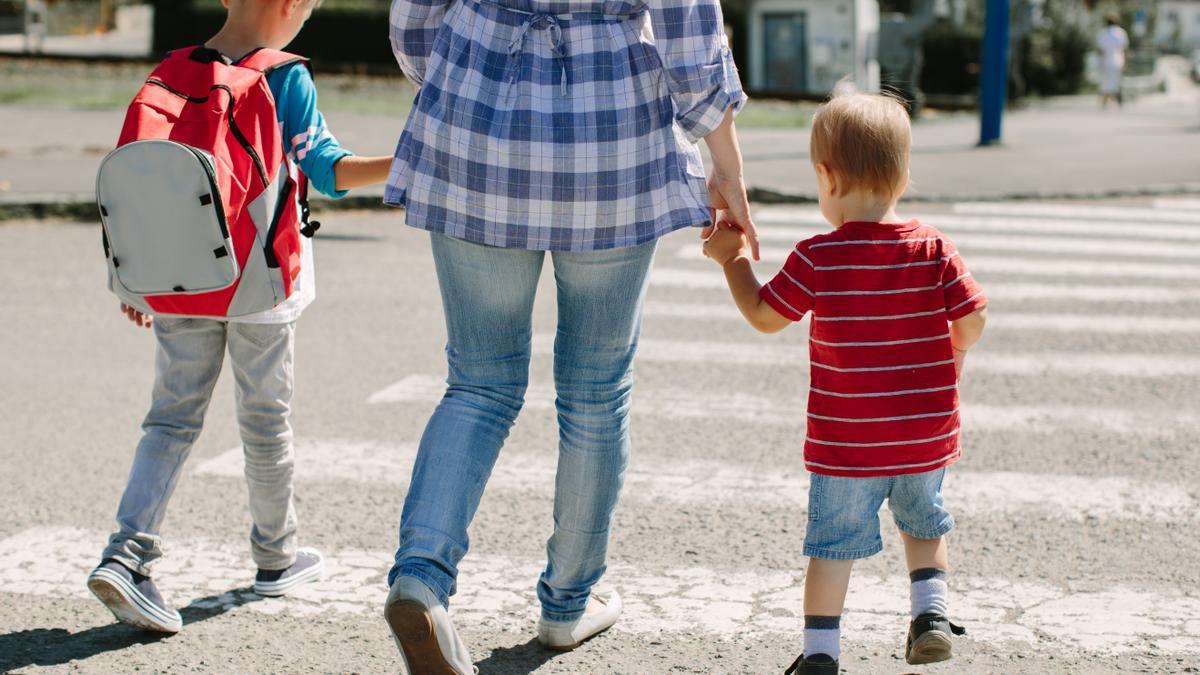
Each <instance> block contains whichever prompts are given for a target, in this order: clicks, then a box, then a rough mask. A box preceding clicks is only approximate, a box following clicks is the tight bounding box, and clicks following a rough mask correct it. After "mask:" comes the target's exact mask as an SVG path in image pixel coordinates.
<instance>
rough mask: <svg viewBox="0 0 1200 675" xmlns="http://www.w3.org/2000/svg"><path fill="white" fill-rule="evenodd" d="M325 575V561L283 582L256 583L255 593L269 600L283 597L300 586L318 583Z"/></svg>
mask: <svg viewBox="0 0 1200 675" xmlns="http://www.w3.org/2000/svg"><path fill="white" fill-rule="evenodd" d="M324 574H325V561H324V560H321V562H319V563H317V564H316V565H313V566H312V567H310V568H308V569H306V570H304V571H303V572H301V573H300V574H297V575H296V576H294V577H288V578H287V579H284V580H283V581H256V582H254V592H255V593H258V594H259V595H261V596H264V597H267V598H278V597H279V596H281V595H287V594H288V593H291V592H292V591H294V590H296V588H297V587H298V586H303V585H304V584H307V583H309V582H310V581H316V580H318V579H320V578H321V577H322V576H323V575H324Z"/></svg>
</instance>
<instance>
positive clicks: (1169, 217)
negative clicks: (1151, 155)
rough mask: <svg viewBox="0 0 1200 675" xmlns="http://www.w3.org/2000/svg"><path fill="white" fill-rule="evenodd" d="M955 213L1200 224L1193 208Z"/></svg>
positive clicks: (968, 205) (1043, 207)
mask: <svg viewBox="0 0 1200 675" xmlns="http://www.w3.org/2000/svg"><path fill="white" fill-rule="evenodd" d="M954 212H955V213H969V214H974V215H1001V216H1032V217H1045V218H1086V219H1090V220H1133V221H1142V220H1147V221H1152V222H1153V221H1157V222H1163V221H1167V222H1176V223H1200V212H1197V211H1195V210H1192V209H1160V208H1151V209H1147V208H1137V207H1127V206H1107V205H1105V206H1100V205H1083V204H1039V203H1032V202H964V203H958V204H955V205H954Z"/></svg>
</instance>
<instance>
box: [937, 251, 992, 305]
mask: <svg viewBox="0 0 1200 675" xmlns="http://www.w3.org/2000/svg"><path fill="white" fill-rule="evenodd" d="M942 262H943V266H942V292H943V294H944V295H945V298H946V319H947V320H948V321H957V320H958V319H961V318H963V317H964V316H966V315H968V314H970V313H971V312H974V311H975V310H977V309H979V308H980V307H983V306H985V305H987V296H986V295H984V294H983V288H982V287H980V285H979V282H978V281H976V280H975V277H973V276H971V272H970V271H969V270H968V269H967V264H966V263H965V262H963V259H962V256H961V255H960V254H959V252H958V248H956V247H955V246H954V244H953V242H951V241H950V240H948V239H944V240H943V241H942Z"/></svg>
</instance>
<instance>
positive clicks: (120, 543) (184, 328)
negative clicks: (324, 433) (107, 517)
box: [102, 317, 296, 576]
mask: <svg viewBox="0 0 1200 675" xmlns="http://www.w3.org/2000/svg"><path fill="white" fill-rule="evenodd" d="M154 334H155V337H156V338H157V339H158V351H157V354H156V356H155V361H154V363H155V375H154V394H153V400H152V402H151V404H150V412H149V413H147V415H146V420H145V421H144V422H142V430H143V431H144V434H143V435H142V440H141V441H140V442H139V443H138V446H137V452H136V453H135V454H134V457H133V468H132V469H131V470H130V472H129V483H128V484H127V485H126V487H125V493H124V494H123V495H122V496H121V504H120V506H119V507H117V526H118V530H117V531H116V532H114V533H113V535H112V537H110V538H109V542H108V547H107V548H105V550H104V553H103V555H102V557H103V558H113V559H115V560H117V561H119V562H120V563H121V564H123V565H125V566H126V567H128V568H130V569H133V570H135V571H137V572H138V573H140V574H145V575H147V576H148V575H149V574H150V568H151V565H153V563H154V562H155V561H156V560H158V559H159V558H161V557H162V537H161V535H160V534H159V531H160V529H161V527H162V523H163V518H164V516H165V515H166V512H167V503H168V502H169V501H170V499H171V494H172V493H173V492H174V491H175V484H176V483H177V482H178V481H179V476H180V474H181V473H183V464H184V461H185V460H187V457H188V455H189V454H190V453H191V450H192V445H193V444H195V442H196V439H197V438H199V436H200V430H201V428H202V427H203V425H204V413H205V411H207V410H208V402H209V400H210V399H211V398H212V391H213V387H214V386H215V385H216V383H217V376H219V375H220V374H221V362H222V360H224V357H225V351H226V350H228V351H229V361H230V365H232V366H233V379H234V383H235V385H236V389H235V392H236V398H237V420H238V427H239V428H240V429H241V435H242V447H243V449H244V451H245V459H246V482H247V484H248V488H249V490H248V491H249V495H250V517H251V519H252V520H253V525H252V527H251V529H250V552H251V554H252V555H253V557H254V562H255V564H256V565H258V567H260V568H262V569H270V570H275V569H284V568H285V567H288V566H290V565H291V564H292V563H293V562H295V560H296V510H295V508H294V506H293V499H292V464H293V454H292V427H291V424H290V423H289V422H288V416H289V415H290V413H291V405H292V382H293V377H292V357H293V346H294V344H295V324H293V323H276V324H251V323H228V322H225V321H216V320H213V319H190V318H160V317H154Z"/></svg>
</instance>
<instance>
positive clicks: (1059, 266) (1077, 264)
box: [675, 244, 1200, 297]
mask: <svg viewBox="0 0 1200 675" xmlns="http://www.w3.org/2000/svg"><path fill="white" fill-rule="evenodd" d="M792 250H793V249H792V248H790V247H789V248H775V247H763V248H762V250H761V256H762V259H763V261H764V262H766V263H768V264H771V265H774V266H776V267H778V266H781V265H783V263H784V261H786V260H787V257H788V256H789V255H790V254H791V252H792ZM675 257H676V258H677V259H679V260H696V261H704V262H706V263H708V259H707V258H705V257H704V252H703V251H702V250H701V248H700V246H699V245H698V244H697V245H695V246H688V247H685V248H682V249H680V250H679V252H678V253H676V254H675ZM966 261H967V268H968V269H970V270H971V272H973V273H974V274H976V275H977V276H978V275H980V274H984V273H986V274H1003V275H1009V276H1013V275H1021V276H1031V277H1068V278H1071V277H1089V278H1090V277H1100V278H1108V279H1113V280H1118V279H1120V280H1124V279H1130V278H1141V279H1176V280H1189V281H1190V280H1195V279H1200V265H1185V264H1178V263H1174V264H1164V263H1154V262H1128V261H1103V260H1083V259H1069V258H1062V257H1047V258H1043V259H1035V258H1026V259H1015V258H1007V257H1001V256H987V255H970V256H966ZM709 264H710V265H711V263H709ZM714 269H715V266H714ZM989 297H990V295H989Z"/></svg>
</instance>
